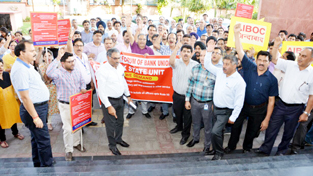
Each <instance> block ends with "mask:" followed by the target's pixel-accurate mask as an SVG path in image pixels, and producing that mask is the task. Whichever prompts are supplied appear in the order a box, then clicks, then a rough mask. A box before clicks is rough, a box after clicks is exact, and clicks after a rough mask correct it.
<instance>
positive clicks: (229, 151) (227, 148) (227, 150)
mask: <svg viewBox="0 0 313 176" xmlns="http://www.w3.org/2000/svg"><path fill="white" fill-rule="evenodd" d="M232 151H234V150H232V149H230V148H229V147H226V148H225V149H224V152H225V153H227V154H229V153H231V152H232Z"/></svg>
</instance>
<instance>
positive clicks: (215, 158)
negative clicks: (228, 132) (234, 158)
mask: <svg viewBox="0 0 313 176" xmlns="http://www.w3.org/2000/svg"><path fill="white" fill-rule="evenodd" d="M222 157H223V156H222V155H221V154H215V155H214V156H213V158H212V160H221V159H222Z"/></svg>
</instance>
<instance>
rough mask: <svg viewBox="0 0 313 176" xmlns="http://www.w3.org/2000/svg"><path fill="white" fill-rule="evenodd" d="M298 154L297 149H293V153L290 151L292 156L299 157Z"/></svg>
mask: <svg viewBox="0 0 313 176" xmlns="http://www.w3.org/2000/svg"><path fill="white" fill-rule="evenodd" d="M297 154H298V151H297V149H295V148H294V149H291V151H290V155H297Z"/></svg>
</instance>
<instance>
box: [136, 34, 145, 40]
mask: <svg viewBox="0 0 313 176" xmlns="http://www.w3.org/2000/svg"><path fill="white" fill-rule="evenodd" d="M142 35H143V36H146V35H145V34H143V33H140V34H138V36H137V39H139V37H140V36H142Z"/></svg>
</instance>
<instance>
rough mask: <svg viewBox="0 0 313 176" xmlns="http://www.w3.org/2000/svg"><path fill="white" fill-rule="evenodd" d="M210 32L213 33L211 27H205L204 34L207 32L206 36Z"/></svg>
mask: <svg viewBox="0 0 313 176" xmlns="http://www.w3.org/2000/svg"><path fill="white" fill-rule="evenodd" d="M212 31H213V28H212V27H211V26H207V27H206V32H207V33H208V34H211V33H212Z"/></svg>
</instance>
